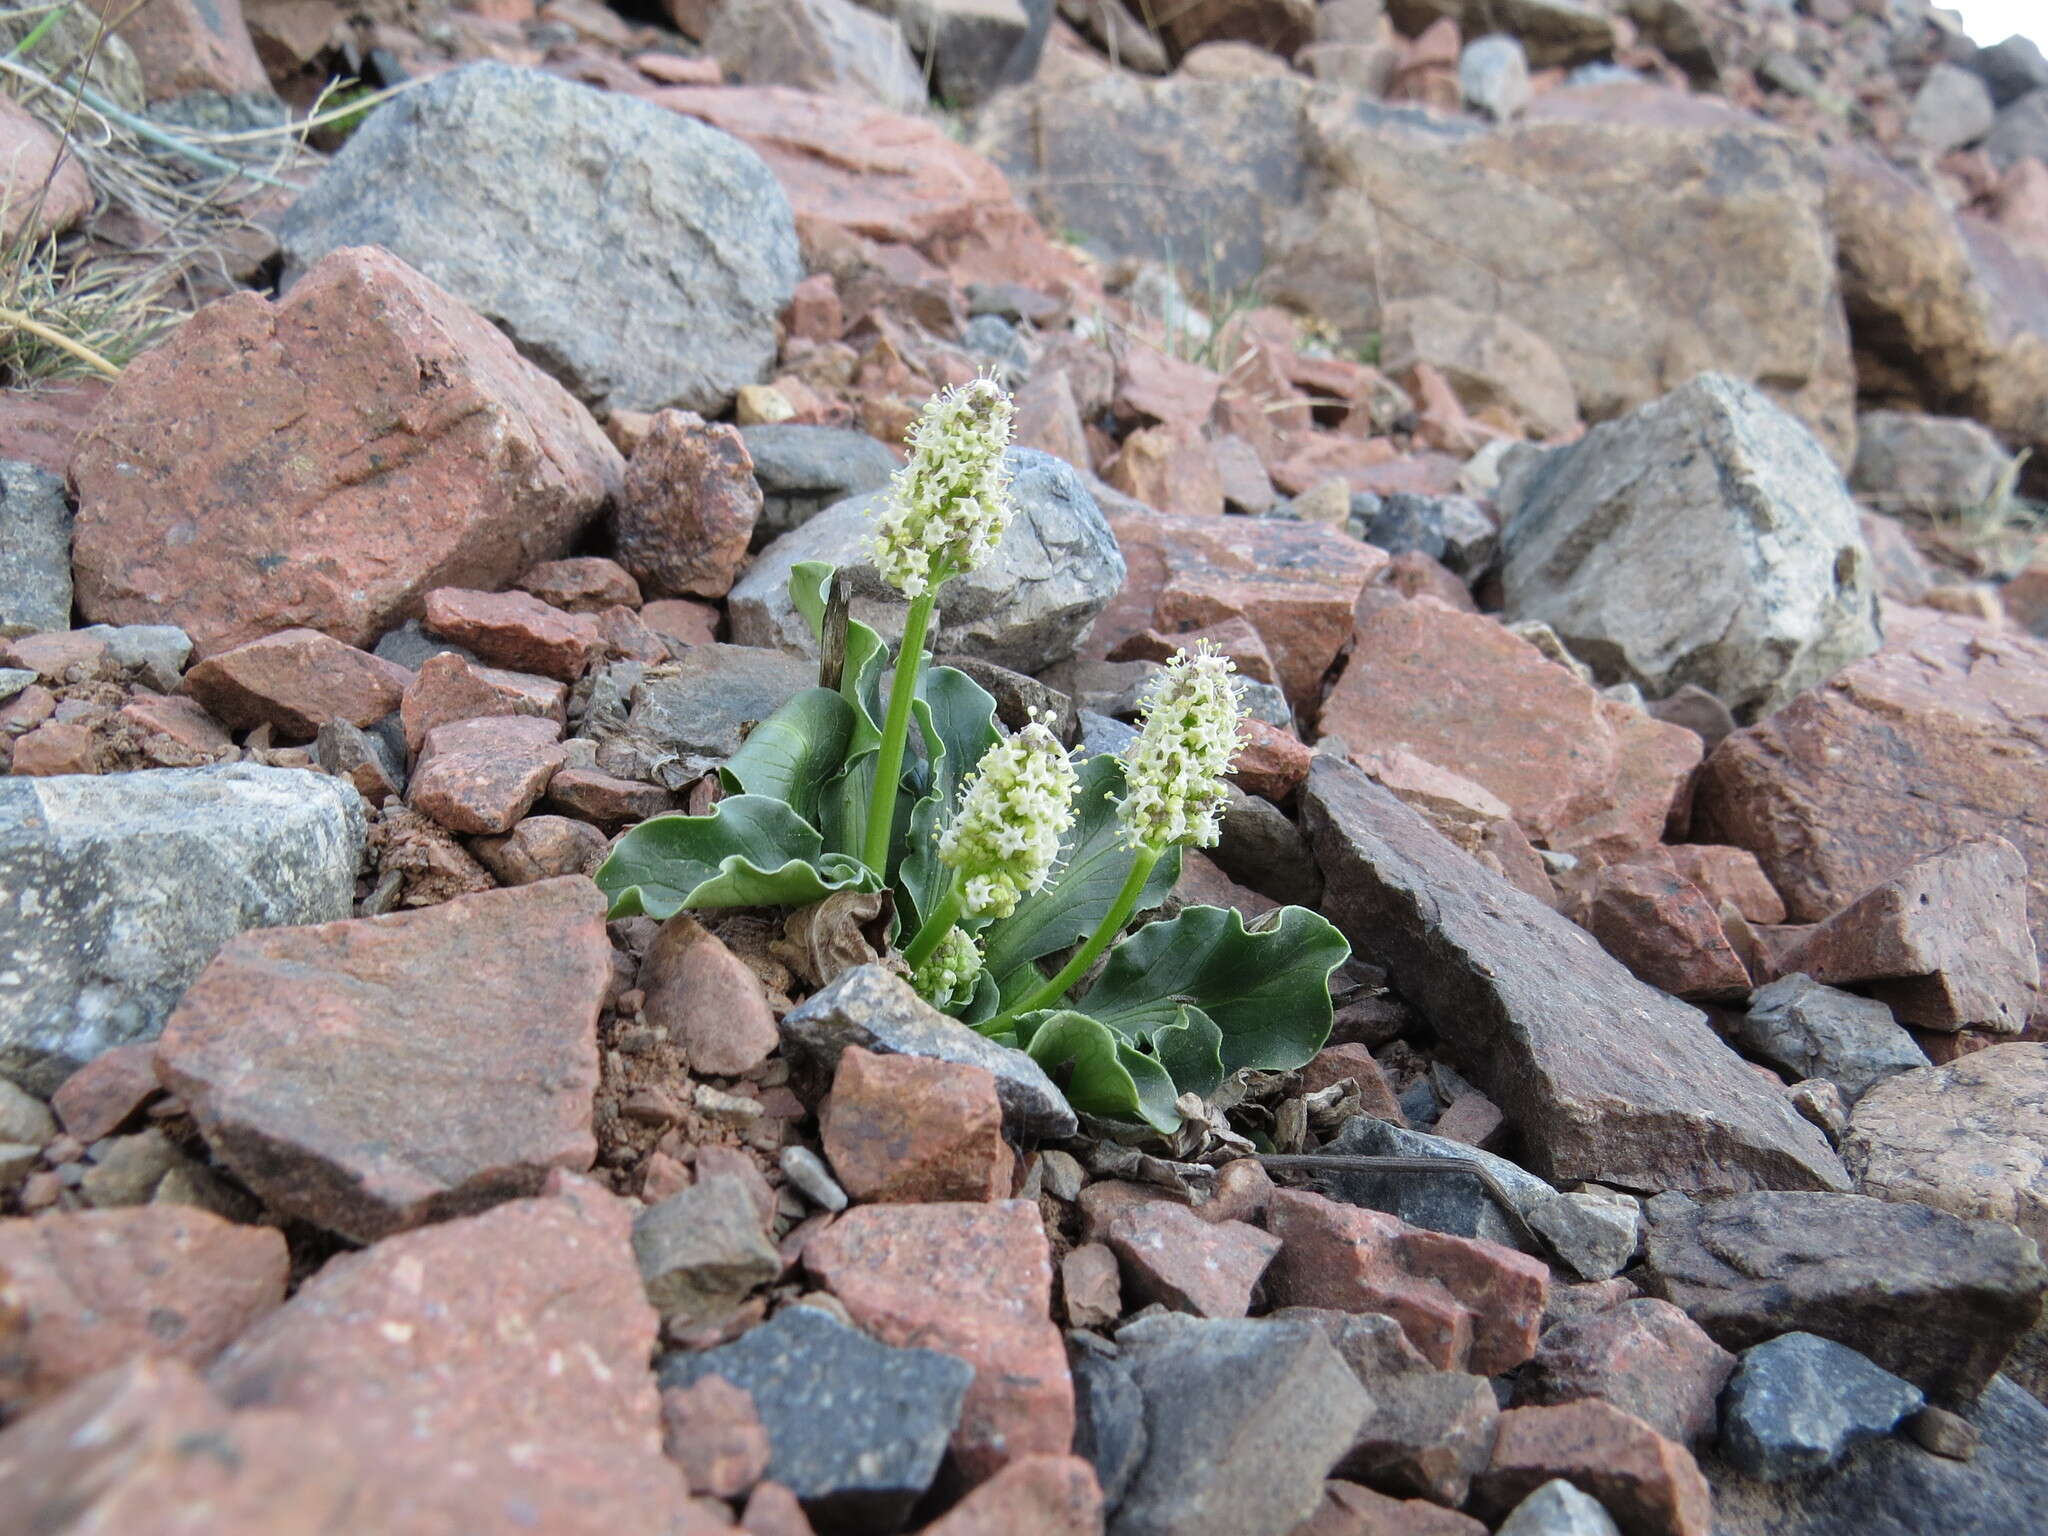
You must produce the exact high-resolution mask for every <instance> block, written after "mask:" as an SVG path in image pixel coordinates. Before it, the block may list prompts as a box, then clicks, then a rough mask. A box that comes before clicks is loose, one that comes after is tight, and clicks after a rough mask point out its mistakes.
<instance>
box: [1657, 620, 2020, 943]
mask: <svg viewBox="0 0 2048 1536" xmlns="http://www.w3.org/2000/svg"><path fill="white" fill-rule="evenodd" d="M1913 614H1914V610H1910V609H1903V610H1897V611H1896V612H1895V613H1893V614H1891V615H1888V617H1887V620H1886V625H1887V630H1888V634H1889V638H1888V639H1887V641H1886V644H1885V648H1884V649H1883V650H1881V651H1879V652H1878V653H1877V655H1875V656H1871V657H1868V658H1866V659H1865V660H1863V661H1859V662H1857V663H1855V664H1854V665H1853V666H1849V667H1845V668H1844V669H1843V670H1842V671H1840V672H1838V673H1836V674H1835V676H1834V677H1833V678H1831V679H1829V681H1828V682H1827V683H1825V684H1823V685H1822V686H1821V687H1819V688H1810V689H1808V690H1807V691H1806V692H1805V693H1803V694H1801V695H1800V696H1799V697H1798V698H1796V699H1794V700H1793V701H1792V702H1791V703H1790V704H1788V705H1786V706H1785V707H1784V708H1783V709H1781V710H1779V711H1778V712H1777V713H1776V714H1774V715H1772V716H1771V717H1770V718H1769V719H1767V720H1763V721H1759V722H1758V723H1757V724H1755V725H1753V726H1750V727H1748V728H1747V729H1745V730H1740V731H1737V732H1736V733H1735V734H1734V735H1732V736H1730V737H1729V738H1728V739H1727V740H1726V741H1724V742H1722V743H1721V745H1720V746H1719V747H1717V748H1716V749H1715V750H1714V755H1713V756H1712V757H1711V758H1710V759H1708V762H1707V766H1706V769H1705V770H1704V771H1703V772H1702V773H1701V775H1700V782H1699V789H1698V796H1697V800H1696V802H1695V805H1694V808H1693V833H1694V835H1695V836H1697V837H1705V838H1709V839H1711V840H1713V841H1715V842H1720V843H1732V844H1734V845H1735V846H1737V847H1740V848H1747V849H1749V850H1750V851H1751V852H1752V853H1754V854H1755V855H1756V856H1757V858H1758V859H1759V860H1760V861H1761V862H1762V864H1763V867H1764V871H1765V873H1766V874H1768V875H1769V876H1770V877H1771V883H1772V884H1773V885H1774V886H1776V887H1777V889H1778V893H1779V894H1780V895H1781V896H1782V897H1783V898H1784V900H1785V907H1786V910H1787V911H1788V912H1789V913H1790V914H1791V917H1792V919H1793V921H1795V922H1802V923H1814V922H1820V921H1822V920H1823V919H1825V918H1827V917H1830V916H1832V915H1833V914H1834V913H1835V912H1836V911H1837V910H1839V909H1840V908H1842V907H1844V906H1846V905H1848V904H1849V903H1850V902H1852V901H1854V900H1855V899H1856V898H1857V897H1859V896H1861V895H1862V894H1863V893H1864V892H1865V891H1868V890H1870V889H1871V888H1872V887H1873V886H1877V885H1881V884H1883V883H1884V882H1885V881H1886V880H1889V879H1891V878H1892V877H1893V876H1895V875H1898V874H1901V873H1902V872H1904V870H1905V869H1906V868H1907V867H1908V866H1909V865H1911V864H1913V863H1914V862H1915V861H1916V860H1919V859H1923V858H1926V857H1927V856H1928V855H1929V854H1935V853H1939V852H1941V851H1942V850H1943V849H1945V848H1948V847H1951V846H1953V845H1954V844H1955V843H1957V842H1959V841H1961V840H1963V839H1965V838H1970V837H1979V836H1986V835H1988V836H1995V837H2002V838H2004V839H2005V840H2006V841H2007V842H2009V843H2011V844H2012V845H2013V846H2014V847H2015V848H2017V849H2019V851H2020V853H2021V854H2022V856H2024V858H2025V859H2026V861H2027V881H2028V887H2029V890H2028V899H2029V911H2030V914H2031V920H2032V925H2033V930H2034V945H2035V948H2036V950H2037V952H2038V951H2039V950H2040V948H2041V947H2042V945H2043V944H2044V942H2048V820H2043V818H2042V817H2041V815H2040V801H2041V794H2040V786H2041V783H2042V779H2043V775H2044V774H2048V742H2044V741H2043V740H2042V739H2041V736H2040V733H2039V732H2038V731H2035V730H2034V729H2033V728H2032V727H2031V726H2029V725H2028V724H2027V723H2026V722H2028V721H2030V720H2035V719H2039V718H2040V717H2041V716H2042V715H2044V714H2048V641H2041V640H2032V639H2028V638H2026V637H2024V636H2020V635H2015V634H2012V633H2010V632H2009V631H2000V632H1992V631H1987V630H1985V629H1984V628H1983V626H1981V625H1976V624H1971V623H1968V622H1966V621H1964V620H1960V619H1943V618H1937V617H1931V616H1925V615H1922V616H1920V617H1917V618H1916V617H1913V616H1912V615H1913ZM1843 763H1854V764H1855V765H1856V772H1855V773H1854V774H1844V773H1843V772H1842V771H1841V767H1840V765H1841V764H1843Z"/></svg>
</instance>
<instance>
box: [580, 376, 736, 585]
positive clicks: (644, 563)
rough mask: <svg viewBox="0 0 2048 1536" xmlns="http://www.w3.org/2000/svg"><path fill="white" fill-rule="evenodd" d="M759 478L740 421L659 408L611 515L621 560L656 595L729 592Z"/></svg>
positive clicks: (631, 463) (627, 474)
mask: <svg viewBox="0 0 2048 1536" xmlns="http://www.w3.org/2000/svg"><path fill="white" fill-rule="evenodd" d="M760 515H761V486H760V484H759V482H758V481H756V480H755V479H754V459H753V455H751V454H750V453H748V452H747V445H746V443H745V442H744V441H742V440H741V438H740V434H739V429H738V428H737V427H733V426H728V425H725V424H723V423H719V424H717V425H712V426H707V425H705V423H704V420H703V418H702V417H700V416H697V415H696V414H694V413H693V412H690V411H658V412H656V413H655V417H654V422H653V424H652V425H651V426H650V427H649V428H648V430H647V436H646V437H645V438H644V439H643V440H642V441H641V444H640V446H639V447H638V448H636V449H634V450H633V457H632V460H631V462H629V463H628V464H627V465H626V488H625V493H624V495H623V496H622V497H621V498H620V500H619V505H618V509H617V511H616V512H615V513H614V514H613V517H612V527H613V532H614V535H615V537H616V539H617V541H618V553H619V562H620V564H622V565H624V566H625V567H626V569H627V570H629V571H631V572H632V573H633V575H634V576H636V577H637V578H638V579H639V581H640V585H641V586H642V587H643V588H645V589H646V590H647V591H648V592H650V593H652V594H653V595H654V596H656V597H723V596H725V594H726V593H727V592H728V591H730V590H731V589H732V584H733V578H734V577H736V576H738V575H739V570H740V566H741V565H742V564H744V563H745V561H746V558H747V542H748V541H749V540H750V539H751V538H752V537H753V536H754V522H755V519H757V518H758V517H760Z"/></svg>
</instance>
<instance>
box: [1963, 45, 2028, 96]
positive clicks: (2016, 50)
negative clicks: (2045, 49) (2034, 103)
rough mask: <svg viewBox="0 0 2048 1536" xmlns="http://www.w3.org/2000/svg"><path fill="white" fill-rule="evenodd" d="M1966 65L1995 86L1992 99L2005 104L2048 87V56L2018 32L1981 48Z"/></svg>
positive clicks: (1984, 80)
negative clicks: (2043, 55)
mask: <svg viewBox="0 0 2048 1536" xmlns="http://www.w3.org/2000/svg"><path fill="white" fill-rule="evenodd" d="M1966 67H1967V68H1968V69H1969V70H1970V72H1971V73H1972V74H1975V75H1976V76H1978V78H1980V79H1981V80H1983V82H1984V83H1985V84H1986V85H1988V86H1990V87H1991V99H1992V100H1993V101H1995V102H1996V103H1998V105H1999V106H2001V107H2002V106H2005V105H2006V104H2008V103H2009V102H2015V101H2018V100H2019V99H2020V98H2021V97H2022V96H2024V95H2026V94H2027V93H2028V92H2029V91H2048V58H2043V57H2042V56H2041V50H2040V48H2039V47H2037V46H2036V45H2035V43H2034V42H2033V40H2032V39H2031V38H2025V37H2020V36H2018V35H2017V34H2015V35H2014V36H2012V37H2008V38H2007V39H2006V40H2005V41H2004V42H2002V43H1993V44H1991V45H1990V46H1989V47H1988V48H1979V49H1978V50H1977V52H1976V54H1975V56H1973V57H1972V58H1971V60H1970V62H1969V64H1968V65H1967V66H1966Z"/></svg>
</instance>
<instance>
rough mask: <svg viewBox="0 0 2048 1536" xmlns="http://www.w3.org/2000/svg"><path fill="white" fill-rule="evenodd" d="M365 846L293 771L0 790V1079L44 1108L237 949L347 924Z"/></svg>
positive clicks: (136, 776) (8, 785) (319, 789)
mask: <svg viewBox="0 0 2048 1536" xmlns="http://www.w3.org/2000/svg"><path fill="white" fill-rule="evenodd" d="M364 835H365V827H364V818H363V804H362V800H361V799H360V798H359V797H358V796H357V794H356V792H355V791H354V790H353V789H351V788H350V787H349V786H348V785H347V784H346V783H344V782H342V781H340V780H336V779H330V778H328V777H326V776H325V775H323V774H317V773H310V772H306V771H303V770H299V769H291V768H264V767H258V766H256V765H254V764H247V763H234V764H227V765H224V766H219V767H212V768H173V769H164V770H161V771H157V772H151V773H125V774H114V775H109V776H106V777H88V776H66V777H61V778H42V779H36V778H4V779H0V1074H5V1075H6V1076H8V1077H10V1078H12V1079H13V1080H14V1081H16V1082H18V1083H20V1084H21V1085H22V1086H23V1087H25V1088H28V1089H29V1090H30V1091H32V1092H35V1093H39V1094H42V1095H45V1096H47V1095H49V1094H50V1093H52V1092H54V1091H55V1090H56V1088H57V1086H58V1085H59V1084H60V1083H62V1082H63V1081H64V1079H65V1078H66V1077H68V1076H70V1075H71V1073H73V1072H75V1071H76V1070H77V1069H78V1068H80V1067H82V1066H84V1065H85V1064H86V1063H87V1062H88V1061H91V1060H92V1059H93V1058H94V1057H96V1056H98V1055H99V1054H100V1053H101V1052H103V1051H107V1050H111V1049H112V1048H113V1047H115V1046H117V1045H127V1044H129V1043H131V1042H133V1041H137V1040H153V1039H155V1038H156V1037H157V1035H158V1034H160V1033H161V1032H162V1030H163V1023H164V1019H165V1018H166V1017H167V1016H168V1015H169V1013H170V1011H171V1009H172V1008H173V1007H174V1006H175V1005H176V1003H177V1001H178V998H179V997H180V996H181V995H182V994H183V993H184V990H185V988H186V986H187V985H188V984H189V983H190V982H191V980H192V978H193V977H195V976H197V975H198V974H199V972H200V970H201V969H202V968H203V967H204V966H205V965H206V962H207V961H209V960H211V959H212V958H213V956H214V953H215V952H216V951H217V950H218V949H219V948H220V947H221V945H222V944H224V943H226V942H227V941H228V940H229V939H230V938H232V937H234V935H236V934H238V933H241V932H243V931H245V930H247V929H250V928H269V927H278V926H285V925H290V924H294V923H322V922H331V921H333V920H335V919H338V918H344V917H347V916H348V915H349V912H350V905H351V903H352V902H353V901H354V899H355V880H356V867H357V864H358V863H359V862H360V860H361V858H362V853H363V843H364Z"/></svg>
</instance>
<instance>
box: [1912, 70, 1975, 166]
mask: <svg viewBox="0 0 2048 1536" xmlns="http://www.w3.org/2000/svg"><path fill="white" fill-rule="evenodd" d="M1997 115H1998V109H1997V106H1996V105H1995V104H1994V103H1993V101H1992V99H1991V91H1990V89H1989V88H1988V87H1987V86H1986V85H1985V83H1984V81H1983V80H1981V79H1980V78H1978V76H1976V75H1974V74H1972V73H1971V72H1970V71H1969V70H1967V69H1964V68H1962V67H1961V66H1960V65H1956V64H1937V65H1935V66H1934V68H1933V69H1931V70H1929V71H1928V73H1927V78H1926V79H1925V80H1924V81H1922V82H1921V85H1920V89H1919V90H1918V91H1916V92H1914V94H1913V108H1912V110H1911V111H1910V112H1908V113H1907V114H1906V137H1907V138H1909V139H1911V140H1912V141H1913V142H1914V143H1915V144H1918V145H1920V146H1921V147H1923V148H1925V149H1927V150H1928V151H1930V152H1931V153H1933V154H1937V155H1944V154H1947V153H1948V152H1949V151H1950V150H1952V149H1961V148H1962V147H1963V146H1964V145H1966V144H1974V143H1976V142H1977V141H1978V140H1979V139H1981V138H1983V137H1984V135H1985V134H1987V133H1989V132H1990V131H1991V124H1992V123H1993V122H1994V121H1995V120H1996V118H1997Z"/></svg>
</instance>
